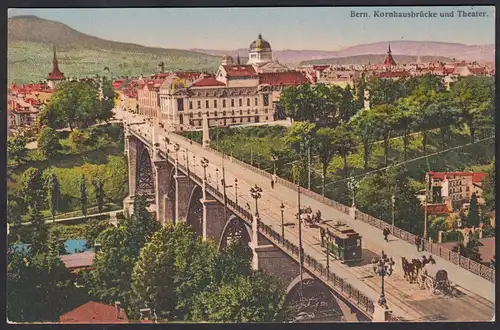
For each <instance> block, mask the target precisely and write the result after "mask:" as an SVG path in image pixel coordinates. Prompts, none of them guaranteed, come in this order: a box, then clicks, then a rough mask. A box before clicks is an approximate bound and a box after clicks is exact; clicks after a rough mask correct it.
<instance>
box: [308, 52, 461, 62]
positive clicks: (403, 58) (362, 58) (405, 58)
mask: <svg viewBox="0 0 500 330" xmlns="http://www.w3.org/2000/svg"><path fill="white" fill-rule="evenodd" d="M385 56H386V55H374V54H369V55H356V56H347V57H333V58H324V59H321V60H311V61H302V62H300V65H321V64H338V65H347V64H359V65H365V64H380V63H382V62H383V61H384V58H385ZM393 58H394V60H395V61H396V63H397V64H406V63H415V62H416V61H417V59H418V56H409V55H393ZM420 60H421V61H422V62H424V63H425V62H437V61H440V62H450V61H451V60H452V59H451V58H449V57H444V56H420Z"/></svg>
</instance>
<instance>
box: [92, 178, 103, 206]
mask: <svg viewBox="0 0 500 330" xmlns="http://www.w3.org/2000/svg"><path fill="white" fill-rule="evenodd" d="M92 185H93V186H94V193H95V199H96V201H97V209H98V211H99V213H102V211H103V208H104V181H102V179H101V178H99V177H98V178H96V179H94V180H93V181H92Z"/></svg>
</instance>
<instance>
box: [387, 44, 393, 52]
mask: <svg viewBox="0 0 500 330" xmlns="http://www.w3.org/2000/svg"><path fill="white" fill-rule="evenodd" d="M390 53H392V52H391V43H390V42H389V47H388V49H387V54H390Z"/></svg>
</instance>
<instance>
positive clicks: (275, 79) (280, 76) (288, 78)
mask: <svg viewBox="0 0 500 330" xmlns="http://www.w3.org/2000/svg"><path fill="white" fill-rule="evenodd" d="M259 82H260V84H268V85H271V86H279V85H301V84H307V83H309V80H308V79H307V78H306V77H305V76H304V75H303V74H302V73H301V72H298V71H285V72H273V73H261V74H259Z"/></svg>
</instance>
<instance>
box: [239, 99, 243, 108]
mask: <svg viewBox="0 0 500 330" xmlns="http://www.w3.org/2000/svg"><path fill="white" fill-rule="evenodd" d="M238 104H239V106H240V107H242V106H243V100H242V99H239V100H238Z"/></svg>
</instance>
